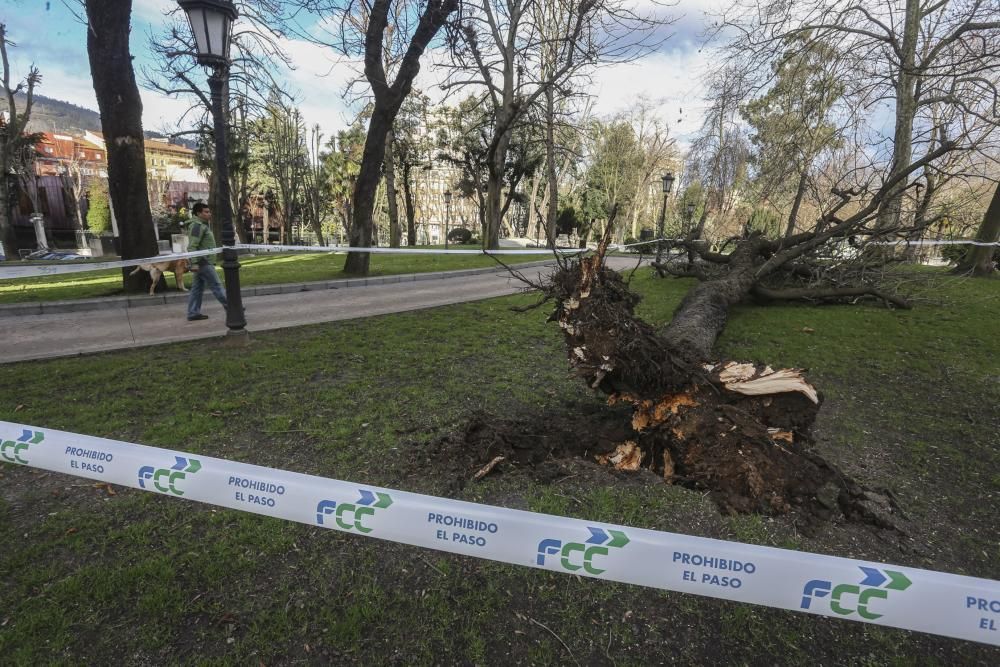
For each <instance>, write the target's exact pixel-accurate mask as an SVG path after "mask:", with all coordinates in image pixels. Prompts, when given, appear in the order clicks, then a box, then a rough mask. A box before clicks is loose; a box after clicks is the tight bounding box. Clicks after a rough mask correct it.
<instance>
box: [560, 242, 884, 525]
mask: <svg viewBox="0 0 1000 667" xmlns="http://www.w3.org/2000/svg"><path fill="white" fill-rule="evenodd" d="M610 228H611V225H609V231H608V232H606V233H605V235H604V238H603V240H602V242H601V244H600V246H599V248H598V251H597V253H596V254H594V255H592V256H589V257H584V258H583V259H581V260H579V261H578V262H570V263H567V264H565V265H563V266H562V268H561V270H559V271H558V272H557V273H556V274H555V275H554V276H553V277H552V278H551V282H550V283H549V284H548V285H547V286H546V290H547V294H548V296H550V297H553V298H554V299H555V300H556V303H557V306H556V310H555V312H554V313H553V315H552V319H554V320H555V321H557V322H558V324H559V326H560V328H561V329H562V331H563V334H564V336H565V342H566V346H567V349H568V353H569V360H570V364H571V366H572V368H573V369H574V370H575V372H576V373H577V375H578V376H579V377H580V378H581V379H583V380H584V381H585V382H586V383H587V385H589V386H590V387H592V388H594V389H598V390H600V391H602V392H603V393H605V394H607V396H608V402H609V404H616V403H625V404H628V405H629V406H631V410H632V418H631V425H630V428H631V433H630V434H629V436H628V437H626V438H625V439H623V440H622V441H621V442H619V443H616V444H615V445H614V446H613V447H612V448H611V449H608V450H607V451H604V452H597V453H596V458H597V460H598V461H599V462H601V463H605V464H608V465H613V466H614V467H616V468H618V469H623V470H639V469H640V468H647V469H650V470H653V471H655V472H656V473H658V474H661V475H662V476H663V477H664V478H666V479H667V480H668V481H671V482H674V483H679V484H683V485H687V486H692V487H695V488H698V489H701V490H707V491H709V492H710V494H711V496H712V497H713V499H714V500H715V501H716V503H717V504H718V505H719V507H720V508H721V509H722V510H723V511H725V512H733V511H735V512H755V511H761V512H767V513H775V512H786V511H789V510H790V509H792V508H795V507H797V508H801V509H802V510H804V511H806V513H807V514H808V515H810V516H813V517H817V518H822V519H829V518H832V517H834V516H840V515H843V516H846V517H848V518H850V519H860V520H865V521H869V522H873V523H876V524H879V525H884V526H892V525H893V522H892V519H891V518H890V517H891V515H892V514H893V513H894V512H895V509H896V508H895V505H894V503H893V502H892V500H891V499H890V498H889V497H887V496H886V495H885V494H880V493H874V492H872V491H869V490H866V489H864V488H862V487H861V486H860V485H858V484H856V483H854V482H852V481H851V480H849V479H848V478H846V477H845V476H844V475H843V474H842V473H840V472H839V471H838V470H837V469H836V468H834V467H833V466H831V465H830V464H828V463H826V462H825V461H823V460H822V459H821V458H819V457H818V456H816V455H814V454H812V453H810V452H809V451H808V449H807V447H808V445H809V444H810V429H811V427H812V424H813V422H814V420H815V418H816V414H817V411H818V410H819V407H820V404H821V397H820V395H819V394H818V392H817V391H816V390H815V389H814V388H813V387H812V386H811V385H810V384H809V383H808V381H807V380H806V379H805V377H804V376H803V374H802V371H800V370H798V369H780V370H774V369H771V368H770V367H766V366H759V365H754V364H748V363H739V362H734V361H720V360H716V359H713V358H712V347H713V345H714V343H715V339H716V337H717V336H718V335H719V333H721V331H722V330H723V328H724V326H725V323H726V319H727V313H728V310H729V308H730V306H732V305H733V304H735V303H737V302H738V301H740V300H742V299H743V298H745V297H746V296H747V295H748V294H749V293H750V292H751V289H752V288H753V286H754V283H755V277H754V271H753V268H754V266H755V265H754V263H753V262H751V261H750V260H751V259H752V256H753V254H754V253H755V252H757V251H758V250H759V247H760V244H762V243H764V242H763V241H759V242H757V243H748V244H746V245H744V246H741V247H740V248H738V249H737V251H736V252H735V253H733V256H732V261H733V262H734V263H739V262H741V261H743V262H746V268H741V269H737V270H733V271H730V272H729V273H728V274H727V275H726V277H725V278H722V279H720V280H716V281H711V282H705V283H702V284H701V285H699V286H697V287H695V288H694V289H693V290H692V291H691V292H690V293H689V294H688V295H687V297H686V298H685V299H684V300H683V302H682V303H681V305H680V306H679V307H678V309H677V311H676V312H675V313H674V316H673V318H672V320H671V321H670V323H669V324H668V325H667V326H666V327H665V328H664V329H662V330H659V331H658V330H656V329H655V328H654V327H652V326H650V325H649V324H647V323H645V322H643V321H642V320H640V319H638V318H637V317H636V316H635V314H634V308H635V305H636V304H637V303H638V301H639V297H638V296H637V295H636V294H635V293H633V292H632V291H630V290H629V288H628V285H627V284H626V283H625V281H624V280H623V279H622V277H621V276H620V275H619V274H618V273H616V272H615V271H612V270H610V269H608V268H606V267H605V266H604V256H605V251H606V250H607V247H608V245H609V243H610V239H611V234H610ZM757 268H759V265H758V266H757Z"/></svg>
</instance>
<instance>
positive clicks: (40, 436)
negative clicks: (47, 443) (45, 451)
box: [31, 431, 45, 445]
mask: <svg viewBox="0 0 1000 667" xmlns="http://www.w3.org/2000/svg"><path fill="white" fill-rule="evenodd" d="M44 439H45V434H44V433H42V432H41V431H35V437H33V438H32V439H31V444H33V445H37V444H38V443H40V442H41V441H42V440H44Z"/></svg>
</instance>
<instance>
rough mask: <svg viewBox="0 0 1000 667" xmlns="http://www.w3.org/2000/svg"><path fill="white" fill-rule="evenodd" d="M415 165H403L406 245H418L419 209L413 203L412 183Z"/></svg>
mask: <svg viewBox="0 0 1000 667" xmlns="http://www.w3.org/2000/svg"><path fill="white" fill-rule="evenodd" d="M412 171H413V167H412V166H411V165H409V164H406V165H404V166H403V208H404V209H405V211H406V245H408V246H411V247H412V246H415V245H417V211H416V207H415V206H414V205H413V186H412V184H411V183H410V177H411V172H412Z"/></svg>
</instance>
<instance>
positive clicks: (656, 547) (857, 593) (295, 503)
mask: <svg viewBox="0 0 1000 667" xmlns="http://www.w3.org/2000/svg"><path fill="white" fill-rule="evenodd" d="M0 460H3V461H6V462H8V463H14V464H20V465H26V466H31V467H34V468H42V469H44V470H51V471H54V472H60V473H66V474H70V475H76V476H79V477H86V478H89V479H96V480H100V481H102V482H108V483H111V484H119V485H121V486H128V487H133V488H138V489H144V490H146V491H149V492H152V493H158V494H162V495H166V496H173V497H177V498H184V499H185V500H195V501H198V502H203V503H208V504H211V505H216V506H219V507H228V508H230V509H235V510H242V511H246V512H253V513H255V514H262V515H264V516H270V517H276V518H281V519H287V520H289V521H297V522H300V523H304V524H309V525H312V526H320V527H322V528H331V529H334V530H340V531H344V532H349V533H355V534H358V535H365V536H368V537H376V538H379V539H384V540H391V541H394V542H401V543H403V544H410V545H414V546H418V547H425V548H428V549H437V550H439V551H446V552H449V553H454V554H461V555H463V556H472V557H475V558H484V559H489V560H494V561H500V562H503V563H510V564H513V565H521V566H525V567H533V568H539V569H544V570H549V571H552V572H562V573H570V574H577V575H582V576H585V577H593V578H597V579H607V580H611V581H620V582H625V583H630V584H637V585H640V586H649V587H653V588H658V589H664V590H671V591H680V592H683V593H694V594H696V595H705V596H708V597H713V598H720V599H724V600H732V601H735V602H745V603H751V604H759V605H765V606H768V607H776V608H778V609H788V610H792V611H799V612H805V613H809V614H816V615H820V616H828V617H830V618H840V619H846V620H853V621H861V622H865V623H873V624H875V625H883V626H890V627H895V628H904V629H908V630H917V631H921V632H928V633H931V634H937V635H944V636H947V637H957V638H959V639H968V640H971V641H977V642H983V643H985V644H992V645H996V646H1000V582H997V581H991V580H989V579H978V578H975V577H966V576H960V575H955V574H946V573H943V572H933V571H930V570H922V569H917V568H911V567H901V566H897V565H886V564H882V563H871V562H868V561H858V560H852V559H849V558H839V557H835V556H823V555H818V554H812V553H806V552H800V551H791V550H787V549H775V548H772V547H762V546H756V545H751V544H740V543H737V542H726V541H722V540H713V539H708V538H703V537H691V536H688V535H678V534H674V533H664V532H659V531H654V530H646V529H642V528H630V527H627V526H618V525H611V524H605V523H598V522H594V521H583V520H579V519H569V518H565V517H559V516H552V515H548V514H536V513H533V512H525V511H521V510H512V509H505V508H500V507H491V506H489V505H480V504H477V503H469V502H463V501H458V500H449V499H445V498H435V497H433V496H425V495H420V494H416V493H407V492H405V491H395V490H393V489H384V488H380V487H374V486H367V485H359V484H353V483H350V482H342V481H337V480H332V479H326V478H323V477H315V476H312V475H304V474H301V473H295V472H288V471H285V470H277V469H274V468H265V467H262V466H256V465H249V464H246V463H237V462H234V461H227V460H224V459H217V458H212V457H209V456H200V455H192V454H189V453H186V452H178V451H172V450H166V449H159V448H156V447H146V446H143V445H135V444H131V443H127V442H119V441H116V440H107V439H104V438H95V437H91V436H87V435H80V434H76V433H67V432H63V431H54V430H49V429H41V428H39V427H37V426H29V425H25V424H15V423H10V422H4V421H0Z"/></svg>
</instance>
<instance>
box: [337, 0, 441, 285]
mask: <svg viewBox="0 0 1000 667" xmlns="http://www.w3.org/2000/svg"><path fill="white" fill-rule="evenodd" d="M390 5H391V2H390V0H375V2H374V3H373V4H372V7H371V11H370V13H369V17H368V27H367V30H366V31H365V78H366V79H367V80H368V83H369V85H370V86H371V87H372V93H373V96H374V98H375V106H374V110H373V112H372V118H371V122H370V123H369V125H368V135H367V136H366V137H365V148H364V153H363V155H362V158H361V169H360V171H359V173H358V180H357V182H356V183H355V185H354V203H353V204H354V205H353V215H352V216H351V218H352V219H351V230H350V234H349V242H350V245H351V247H355V248H357V247H368V246H369V245H370V244H371V240H372V234H373V229H372V228H373V225H374V220H373V213H374V209H375V194H376V191H377V190H378V182H379V179H380V177H381V175H382V161H383V160H384V159H385V146H386V135H387V134H388V132H389V131H390V130H391V129H392V126H393V122H394V121H395V119H396V115H397V114H398V113H399V107H400V106H401V105H402V104H403V100H404V99H406V96H407V95H409V93H410V89H411V88H412V86H413V80H414V79H415V78H416V76H417V74H418V73H419V72H420V57H421V56H422V55H423V53H424V50H425V49H426V48H427V45H428V44H430V42H431V40H432V39H434V36H435V35H436V34H437V33H438V31H439V30H440V29H441V27H442V26H443V25H444V23H445V21H446V20H447V19H448V16H449V15H450V14H451V13H452V12H454V11H455V10H456V9H458V0H428V2H427V4H426V6H425V8H424V11H423V14H421V16H420V22H419V23H418V24H417V28H416V30H415V31H414V33H413V37H412V38H411V39H410V44H409V48H407V50H406V55H405V56H404V57H403V60H402V62H401V63H400V65H399V70H398V71H397V73H396V78H395V80H394V81H393V82H392V84H391V85H390V84H389V82H388V78H387V76H386V71H385V66H384V64H383V60H382V53H383V43H382V40H383V37H384V34H385V29H386V27H387V25H388V15H389V8H390ZM369 263H370V254H369V253H367V252H350V253H348V254H347V260H346V261H345V262H344V272H345V273H351V274H356V275H367V274H368V267H369Z"/></svg>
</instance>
